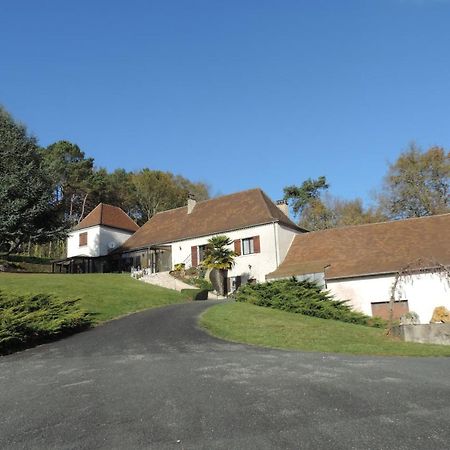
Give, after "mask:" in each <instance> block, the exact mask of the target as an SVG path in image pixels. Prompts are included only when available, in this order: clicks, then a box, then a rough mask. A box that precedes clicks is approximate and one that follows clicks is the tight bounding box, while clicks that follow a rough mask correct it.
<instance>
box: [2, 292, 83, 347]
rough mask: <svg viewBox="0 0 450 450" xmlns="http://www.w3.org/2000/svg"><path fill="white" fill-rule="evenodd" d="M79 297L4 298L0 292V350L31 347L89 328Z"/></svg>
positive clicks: (36, 296) (39, 296)
mask: <svg viewBox="0 0 450 450" xmlns="http://www.w3.org/2000/svg"><path fill="white" fill-rule="evenodd" d="M77 302H78V300H73V299H71V300H62V299H59V298H56V297H53V296H51V295H48V294H37V295H27V296H21V297H6V296H4V294H2V293H1V292H0V353H2V354H5V353H10V352H11V351H13V350H18V349H22V348H25V347H30V346H32V345H35V344H37V343H40V342H44V341H48V340H52V339H55V338H57V337H61V336H64V335H67V334H71V333H73V332H75V331H79V330H81V329H84V328H86V327H88V326H89V325H90V323H91V320H90V318H89V316H88V314H87V313H86V312H85V311H83V310H81V309H79V307H78V305H77Z"/></svg>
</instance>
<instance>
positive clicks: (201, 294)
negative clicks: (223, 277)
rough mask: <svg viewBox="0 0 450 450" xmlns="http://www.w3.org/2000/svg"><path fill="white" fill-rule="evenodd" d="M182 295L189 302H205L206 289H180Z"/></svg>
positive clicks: (206, 296) (206, 297)
mask: <svg viewBox="0 0 450 450" xmlns="http://www.w3.org/2000/svg"><path fill="white" fill-rule="evenodd" d="M181 293H182V294H186V295H187V297H188V298H189V299H190V300H207V299H208V290H207V289H181Z"/></svg>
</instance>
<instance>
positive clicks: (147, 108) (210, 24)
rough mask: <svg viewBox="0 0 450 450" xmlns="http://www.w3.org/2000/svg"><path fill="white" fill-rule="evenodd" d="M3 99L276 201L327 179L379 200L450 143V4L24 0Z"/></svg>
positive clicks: (215, 185) (336, 187)
mask: <svg viewBox="0 0 450 450" xmlns="http://www.w3.org/2000/svg"><path fill="white" fill-rule="evenodd" d="M0 42H1V43H2V45H1V55H0V58H1V59H0V61H1V62H0V103H1V104H3V106H5V107H6V109H7V110H8V111H10V112H11V113H12V114H13V115H14V117H15V118H16V119H18V120H21V121H22V122H24V123H25V124H26V125H27V126H28V128H29V130H30V131H31V132H32V133H33V134H35V135H36V136H37V137H38V139H39V142H40V144H41V145H44V146H46V145H48V144H50V143H53V142H55V141H57V140H60V139H66V140H70V141H72V142H75V143H77V144H78V145H79V146H80V147H81V148H82V149H83V150H84V151H85V152H86V154H87V155H89V156H93V157H94V158H95V160H96V163H97V165H98V166H103V167H107V168H108V169H109V170H113V169H115V168H118V167H123V168H125V169H128V170H134V169H139V168H142V167H150V168H153V169H161V170H170V171H172V172H174V173H179V174H182V175H184V176H187V177H189V178H190V179H193V180H198V181H206V182H207V183H209V184H210V185H211V188H212V194H217V193H223V194H225V193H230V192H235V191H238V190H242V189H247V188H251V187H257V186H259V187H261V188H263V189H264V190H265V191H266V192H267V193H268V194H269V195H270V196H272V198H274V199H277V198H280V197H282V188H283V187H284V186H286V185H288V184H300V183H301V182H302V181H303V180H305V179H306V178H308V177H317V176H319V175H325V176H326V177H327V178H328V180H329V181H330V183H331V193H332V194H335V195H338V196H342V197H345V198H352V197H356V196H359V197H362V198H363V199H365V200H366V201H369V199H370V195H369V194H370V191H371V190H372V189H374V188H377V187H378V186H379V185H380V183H381V179H382V177H383V175H384V174H385V172H386V168H387V162H388V161H391V162H392V161H394V160H395V159H396V158H397V156H398V154H399V153H400V152H401V151H402V150H403V149H405V148H406V147H407V145H408V144H409V142H410V141H412V140H415V141H416V142H417V143H418V144H419V145H421V146H423V147H424V148H427V147H428V146H431V145H435V144H438V145H441V146H444V147H447V148H448V147H449V146H450V120H449V119H450V1H446V0H348V1H347V0H341V1H336V0H328V1H323V0H308V1H305V0H292V1H289V0H282V1H276V0H273V1H265V0H254V1H250V0H238V1H234V0H227V1H219V0H179V1H175V0H173V1H171V0H165V1H151V0H142V1H136V0H128V1H125V0H124V1H113V0H109V1H99V0H91V1H85V0H82V1H81V0H77V1H71V2H68V1H60V0H59V1H56V0H55V1H44V0H40V1H35V0H29V1H23V0H15V1H10V2H6V1H5V2H2V4H1V9H0Z"/></svg>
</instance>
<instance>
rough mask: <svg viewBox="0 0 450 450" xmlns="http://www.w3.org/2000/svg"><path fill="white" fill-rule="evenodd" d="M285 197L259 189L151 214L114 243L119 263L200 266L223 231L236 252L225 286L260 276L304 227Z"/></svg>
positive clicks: (159, 267) (160, 268) (161, 267)
mask: <svg viewBox="0 0 450 450" xmlns="http://www.w3.org/2000/svg"><path fill="white" fill-rule="evenodd" d="M287 213H288V208H287V204H286V203H285V202H278V205H276V204H275V203H273V202H272V200H271V199H270V198H269V197H267V195H266V194H265V193H264V192H263V191H262V190H261V189H251V190H247V191H243V192H238V193H235V194H231V195H225V196H221V197H216V198H213V199H210V200H205V201H199V202H196V201H195V199H193V198H189V199H188V202H187V206H184V207H181V208H176V209H171V210H169V211H164V212H160V213H158V214H156V215H154V216H153V217H152V218H151V219H150V220H149V221H148V222H147V223H146V224H145V225H143V226H142V227H141V228H140V229H139V230H138V231H137V232H136V233H135V234H133V236H131V237H130V238H129V239H128V240H127V241H126V242H125V243H124V244H122V245H121V246H120V248H118V249H117V250H116V251H115V252H114V254H116V255H120V259H121V266H122V267H123V268H130V267H132V266H133V267H138V266H139V267H141V268H149V269H150V271H151V272H161V271H167V270H172V269H173V268H174V266H175V265H176V264H184V265H185V267H186V268H189V267H196V266H198V265H199V264H200V263H201V262H202V260H203V258H204V256H205V251H206V245H207V243H208V239H210V238H211V237H213V236H215V235H223V234H225V235H226V236H228V237H229V238H230V239H232V240H233V245H232V246H231V248H232V249H233V250H234V251H235V252H236V254H237V255H238V256H236V258H235V264H234V266H233V267H232V268H231V269H230V270H229V271H228V287H229V291H232V290H234V289H236V288H237V287H238V286H239V285H240V284H241V283H246V282H248V281H264V280H265V277H266V274H268V273H269V272H272V271H274V270H275V269H276V268H277V267H278V265H279V264H280V263H281V261H283V260H284V258H285V256H286V254H287V251H288V249H289V247H290V245H291V243H292V241H293V239H294V237H295V236H296V235H297V234H299V233H302V232H303V231H305V230H302V229H301V228H299V227H298V226H297V225H296V224H295V223H293V222H292V221H291V220H290V219H289V217H288V216H287Z"/></svg>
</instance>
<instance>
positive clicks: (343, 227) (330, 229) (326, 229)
mask: <svg viewBox="0 0 450 450" xmlns="http://www.w3.org/2000/svg"><path fill="white" fill-rule="evenodd" d="M443 216H450V213H443V214H433V215H431V216H422V217H408V218H406V219H392V220H383V221H381V222H371V223H359V224H355V225H342V226H340V227H334V228H325V229H324V230H310V231H309V232H310V233H325V232H329V231H333V230H348V229H350V228H358V227H369V226H375V225H384V224H387V223H400V222H409V221H415V220H423V219H432V218H435V217H443Z"/></svg>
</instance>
